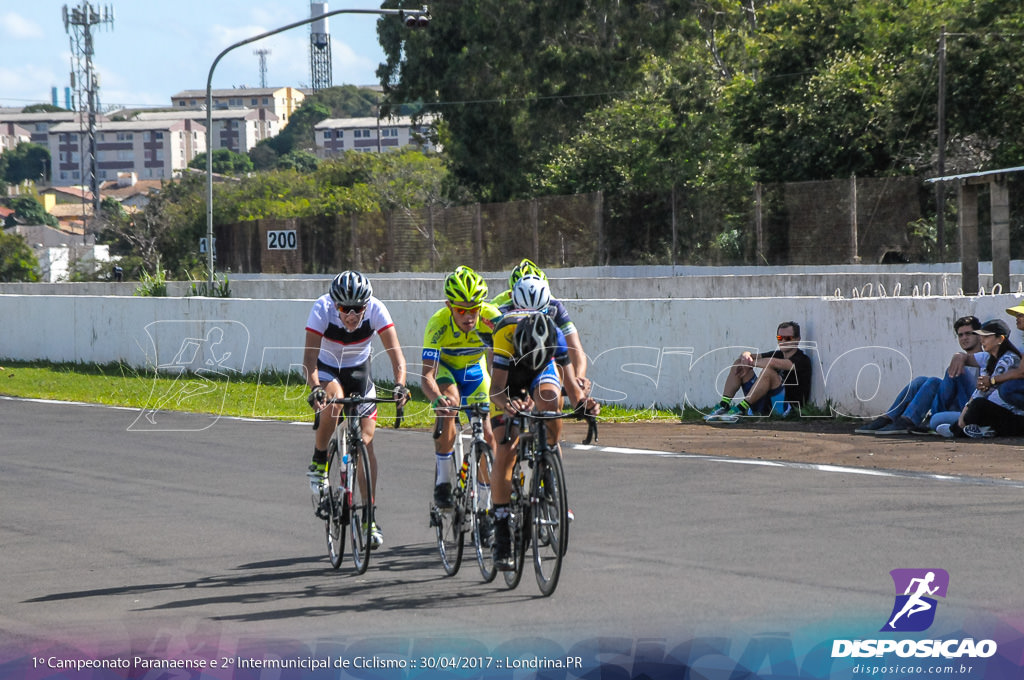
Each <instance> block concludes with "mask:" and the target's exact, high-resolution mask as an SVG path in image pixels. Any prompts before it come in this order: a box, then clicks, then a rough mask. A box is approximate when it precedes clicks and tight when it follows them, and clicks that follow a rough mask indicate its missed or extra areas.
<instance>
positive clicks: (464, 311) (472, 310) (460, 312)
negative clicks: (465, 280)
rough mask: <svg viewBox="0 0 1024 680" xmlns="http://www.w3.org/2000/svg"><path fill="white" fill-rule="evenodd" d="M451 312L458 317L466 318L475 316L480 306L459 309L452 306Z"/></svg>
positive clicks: (456, 306)
mask: <svg viewBox="0 0 1024 680" xmlns="http://www.w3.org/2000/svg"><path fill="white" fill-rule="evenodd" d="M452 311H454V312H455V313H456V314H458V315H459V316H466V315H467V314H475V313H476V312H479V311H480V305H477V306H476V307H459V306H458V305H452Z"/></svg>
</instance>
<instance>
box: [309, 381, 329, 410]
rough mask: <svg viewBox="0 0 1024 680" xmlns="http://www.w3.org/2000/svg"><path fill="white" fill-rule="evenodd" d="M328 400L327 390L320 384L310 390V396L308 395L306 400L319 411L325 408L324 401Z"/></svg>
mask: <svg viewBox="0 0 1024 680" xmlns="http://www.w3.org/2000/svg"><path fill="white" fill-rule="evenodd" d="M326 400H327V392H325V391H324V388H322V387H320V386H319V385H317V386H316V387H314V388H313V389H312V390H311V391H310V393H309V396H308V397H306V401H308V402H309V405H310V406H311V407H312V408H314V409H316V410H317V411H320V410H322V409H323V407H324V402H325V401H326Z"/></svg>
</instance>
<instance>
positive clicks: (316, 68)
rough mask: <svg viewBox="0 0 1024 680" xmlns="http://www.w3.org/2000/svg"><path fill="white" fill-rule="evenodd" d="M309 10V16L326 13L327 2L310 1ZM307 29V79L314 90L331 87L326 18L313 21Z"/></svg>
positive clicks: (329, 47)
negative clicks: (308, 77)
mask: <svg viewBox="0 0 1024 680" xmlns="http://www.w3.org/2000/svg"><path fill="white" fill-rule="evenodd" d="M309 10H310V17H322V16H323V15H324V14H326V13H327V3H326V2H311V3H309ZM309 30H310V32H309V73H310V79H309V80H310V87H311V88H312V90H313V91H314V92H316V91H317V90H324V89H326V88H328V87H331V34H330V33H329V32H328V28H327V19H326V18H322V19H319V20H317V21H314V22H313V23H312V24H310V29H309Z"/></svg>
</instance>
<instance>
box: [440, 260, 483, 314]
mask: <svg viewBox="0 0 1024 680" xmlns="http://www.w3.org/2000/svg"><path fill="white" fill-rule="evenodd" d="M444 296H445V297H446V298H448V301H449V302H452V303H455V304H461V305H465V304H470V305H478V304H480V303H481V302H483V301H484V300H486V299H487V282H486V281H484V280H483V277H481V276H480V275H479V274H477V273H476V272H475V271H473V270H472V269H470V268H469V267H463V266H460V267H457V268H456V269H455V271H453V272H452V273H451V274H449V275H448V276H447V277H446V278H445V280H444Z"/></svg>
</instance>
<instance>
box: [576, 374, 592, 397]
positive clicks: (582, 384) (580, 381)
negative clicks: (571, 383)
mask: <svg viewBox="0 0 1024 680" xmlns="http://www.w3.org/2000/svg"><path fill="white" fill-rule="evenodd" d="M576 384H577V385H579V388H580V392H582V393H583V394H590V388H591V387H593V383H592V382H590V378H584V377H583V376H578V377H577V378H576Z"/></svg>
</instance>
